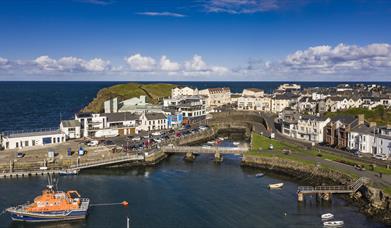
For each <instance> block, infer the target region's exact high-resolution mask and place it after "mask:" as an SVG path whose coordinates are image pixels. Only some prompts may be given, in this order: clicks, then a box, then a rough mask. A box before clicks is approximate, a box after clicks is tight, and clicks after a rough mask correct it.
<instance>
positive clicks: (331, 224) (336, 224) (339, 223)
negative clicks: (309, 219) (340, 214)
mask: <svg viewBox="0 0 391 228" xmlns="http://www.w3.org/2000/svg"><path fill="white" fill-rule="evenodd" d="M343 224H344V223H343V221H328V222H324V223H323V226H325V227H341V226H343Z"/></svg>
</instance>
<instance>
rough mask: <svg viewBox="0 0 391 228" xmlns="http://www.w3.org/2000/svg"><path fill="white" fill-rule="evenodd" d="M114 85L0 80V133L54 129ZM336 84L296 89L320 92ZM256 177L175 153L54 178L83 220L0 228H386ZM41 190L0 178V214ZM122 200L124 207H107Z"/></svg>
mask: <svg viewBox="0 0 391 228" xmlns="http://www.w3.org/2000/svg"><path fill="white" fill-rule="evenodd" d="M118 83H122V82H0V131H9V130H27V129H37V128H50V127H58V125H59V122H60V120H61V119H70V118H73V115H74V113H76V112H78V111H79V110H80V109H82V108H83V107H84V106H85V105H86V104H88V103H89V102H90V101H91V100H92V99H93V98H94V97H95V96H96V93H97V92H98V91H99V89H101V88H104V87H107V86H111V85H114V84H118ZM147 83H152V82H147ZM153 83H155V82H153ZM173 83H175V84H179V85H188V86H193V87H198V88H200V89H203V88H207V87H222V86H228V87H230V88H231V90H232V91H233V92H241V91H242V90H243V88H248V87H255V88H261V89H264V90H265V91H266V92H270V91H272V90H273V89H275V88H277V87H278V85H279V84H280V83H282V82H173ZM340 83H341V82H300V83H299V84H301V85H302V86H303V87H314V86H319V87H326V86H336V85H337V84H340ZM370 84H373V82H371V83H370ZM376 84H383V85H391V83H382V82H381V83H376ZM0 153H2V152H1V151H0ZM258 172H260V171H259V170H256V169H253V168H245V167H241V166H240V157H237V156H234V155H232V156H225V157H224V162H223V163H222V164H215V163H214V162H213V157H212V156H208V155H200V156H198V157H197V159H196V160H195V161H194V162H193V163H187V162H185V161H183V158H182V156H179V155H178V156H170V157H169V158H168V159H167V160H165V161H163V162H162V163H160V164H159V165H157V166H155V167H134V168H122V169H92V170H84V171H82V172H81V173H80V175H78V176H68V177H59V178H58V181H57V186H58V188H59V189H63V190H68V189H76V190H78V191H79V192H80V193H81V194H82V195H83V196H85V197H88V198H90V199H91V203H92V204H96V206H92V207H91V208H90V210H89V215H88V217H87V219H86V220H85V221H78V222H63V223H52V224H50V223H48V224H24V223H15V222H12V221H11V220H10V218H9V217H8V216H7V215H6V214H1V215H0V227H45V228H46V227H64V228H67V227H119V228H120V227H123V228H125V227H127V218H129V221H130V227H189V228H193V227H222V228H226V227H322V221H321V219H320V215H321V214H323V213H329V212H330V213H333V214H334V215H335V218H336V219H338V220H343V221H344V222H345V227H357V228H358V227H386V226H385V225H383V224H381V223H379V222H377V221H375V220H373V219H372V218H369V217H366V216H365V215H364V214H362V213H361V212H360V211H359V209H358V208H357V207H354V206H353V205H351V204H350V203H349V202H348V201H345V200H344V199H342V198H339V197H334V198H333V199H332V201H331V202H319V201H317V200H316V198H315V197H309V196H308V197H306V199H305V202H303V203H298V202H297V195H296V190H297V187H298V185H299V183H297V182H296V181H294V180H292V179H290V178H287V177H285V176H279V175H276V174H274V173H269V172H266V173H265V174H266V175H265V176H264V177H262V178H256V177H255V175H256V173H258ZM262 172H265V171H262ZM278 182H284V183H285V185H284V188H283V189H282V190H268V189H267V188H266V187H267V185H268V184H270V183H278ZM46 184H47V179H46V177H29V178H20V179H1V180H0V213H1V211H3V209H5V208H7V207H9V206H14V205H18V204H22V203H25V202H27V201H32V200H33V199H34V197H35V196H37V195H39V194H40V192H41V190H42V188H43V187H44V186H45V185H46ZM124 200H126V201H128V202H129V206H128V207H123V206H121V205H115V203H118V202H122V201H124ZM99 204H113V205H106V206H99Z"/></svg>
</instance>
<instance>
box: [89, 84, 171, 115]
mask: <svg viewBox="0 0 391 228" xmlns="http://www.w3.org/2000/svg"><path fill="white" fill-rule="evenodd" d="M176 86H177V85H173V84H140V83H128V84H118V85H114V86H111V87H108V88H103V89H101V90H99V92H98V94H97V96H96V97H95V98H94V100H92V101H91V102H90V103H89V104H88V105H87V106H86V107H85V108H84V109H83V110H82V112H102V111H103V104H104V102H105V101H106V100H109V99H111V98H114V97H118V98H119V99H120V100H125V99H129V98H132V97H139V96H141V95H145V96H147V102H149V103H152V104H157V103H158V102H159V100H160V99H161V98H163V97H167V96H170V94H171V89H172V88H175V87H176Z"/></svg>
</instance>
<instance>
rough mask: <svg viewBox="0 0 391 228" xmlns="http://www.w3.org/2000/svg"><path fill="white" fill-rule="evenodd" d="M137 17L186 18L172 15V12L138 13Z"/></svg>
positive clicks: (177, 14)
mask: <svg viewBox="0 0 391 228" xmlns="http://www.w3.org/2000/svg"><path fill="white" fill-rule="evenodd" d="M137 14H139V15H144V16H152V17H156V16H163V17H186V15H184V14H180V13H174V12H139V13H137Z"/></svg>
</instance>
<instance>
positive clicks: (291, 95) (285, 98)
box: [275, 93, 299, 100]
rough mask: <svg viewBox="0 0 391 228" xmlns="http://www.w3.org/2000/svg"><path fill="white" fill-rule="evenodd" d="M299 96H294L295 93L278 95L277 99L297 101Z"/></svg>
mask: <svg viewBox="0 0 391 228" xmlns="http://www.w3.org/2000/svg"><path fill="white" fill-rule="evenodd" d="M298 97H299V95H296V94H293V93H284V94H280V95H276V97H275V99H277V100H289V99H296V98H298Z"/></svg>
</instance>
